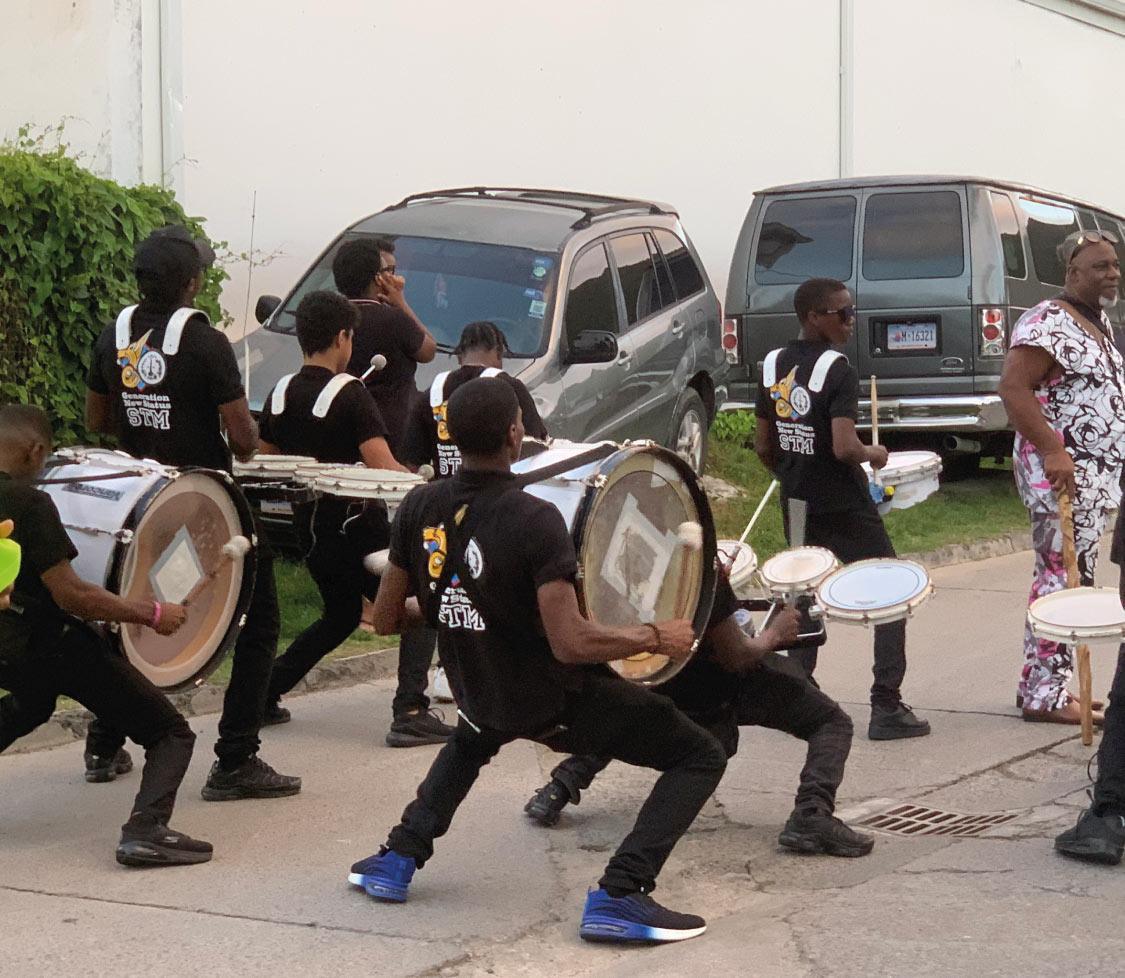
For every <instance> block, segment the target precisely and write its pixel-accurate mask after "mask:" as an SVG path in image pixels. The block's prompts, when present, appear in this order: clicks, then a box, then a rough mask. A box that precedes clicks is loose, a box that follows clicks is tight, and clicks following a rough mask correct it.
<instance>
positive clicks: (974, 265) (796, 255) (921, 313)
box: [724, 176, 1125, 471]
mask: <svg viewBox="0 0 1125 978" xmlns="http://www.w3.org/2000/svg"><path fill="white" fill-rule="evenodd" d="M1123 223H1125V218H1122V217H1121V216H1120V215H1117V214H1113V213H1111V212H1109V211H1107V210H1106V209H1105V208H1099V207H1096V206H1095V205H1092V204H1087V203H1083V202H1081V201H1078V200H1075V199H1073V198H1070V197H1065V196H1063V195H1060V194H1054V193H1050V192H1047V191H1044V190H1037V189H1035V188H1033V187H1027V186H1023V185H1021V184H1015V183H1007V182H1003V181H995V180H986V179H981V178H978V177H948V176H898V177H856V178H850V179H842V180H825V181H820V182H816V183H800V184H790V185H787V186H780V187H770V188H769V189H767V190H760V191H758V192H757V193H756V194H755V195H754V202H753V204H752V205H751V207H750V212H749V213H748V214H747V216H746V221H745V223H744V224H743V226H742V232H741V234H740V235H739V239H738V244H737V246H736V248H735V252H734V258H733V260H732V262H731V269H730V279H729V282H728V285H727V299H726V313H725V314H726V317H727V318H726V321H725V323H724V335H725V343H726V345H727V346H728V348H729V347H734V346H735V343H734V340H733V337H737V347H736V349H735V351H734V352H735V354H736V356H737V361H738V366H736V367H734V368H733V372H732V373H731V375H730V378H731V381H732V383H731V398H732V399H734V400H747V401H750V402H752V401H753V399H754V397H755V396H756V393H757V380H758V378H759V376H760V371H761V362H762V359H763V357H764V356H765V354H766V353H767V352H769V351H770V350H772V349H774V348H776V347H778V346H781V345H782V344H784V343H786V342H787V341H788V340H790V339H792V338H793V337H794V336H796V334H797V317H796V316H795V315H794V313H793V293H794V291H795V290H796V288H797V286H798V285H799V284H800V283H801V282H803V281H804V280H805V279H808V278H812V277H814V276H824V277H828V278H836V279H840V280H841V281H843V282H845V283H847V285H848V288H849V289H851V291H852V294H853V295H854V296H855V298H856V306H857V309H858V312H857V313H856V329H855V333H854V334H853V335H852V338H851V341H850V343H849V346H848V349H847V350H845V352H846V353H847V355H848V358H849V359H850V360H851V362H852V363H853V364H854V365H855V366H856V368H857V369H858V371H859V375H860V379H861V382H862V390H863V392H864V393H865V394H866V393H868V392H869V390H870V381H869V378H870V377H871V376H872V375H875V376H876V377H877V378H878V387H879V431H880V435H884V433H885V440H886V441H887V442H888V443H889V444H891V445H892V446H894V445H895V444H898V445H903V446H905V445H911V446H915V447H927V448H931V449H933V450H935V451H941V452H942V454H943V455H945V456H946V458H947V465H949V462H951V461H952V462H953V463H954V465H953V466H952V467H953V468H957V469H960V470H962V471H964V470H965V469H971V468H972V467H974V466H975V465H976V464H977V462H979V459H980V456H981V455H982V454H984V455H1000V454H1003V453H1006V452H1007V451H1008V450H1009V447H1010V444H1011V431H1010V430H1009V427H1008V419H1007V415H1006V413H1005V411H1004V407H1003V405H1002V404H1001V402H1000V397H999V395H998V394H997V393H996V390H997V385H998V383H999V380H1000V371H1001V367H1002V365H1003V361H1004V353H1005V351H1006V350H1007V343H1008V336H1009V332H1010V330H1011V327H1012V325H1013V324H1014V323H1015V321H1016V320H1017V319H1018V318H1019V317H1020V315H1022V313H1023V312H1024V311H1025V310H1026V309H1028V308H1030V307H1031V306H1033V305H1035V304H1036V303H1038V302H1040V301H1042V300H1043V299H1047V298H1050V297H1051V296H1054V295H1057V294H1058V292H1059V291H1060V289H1061V286H1062V284H1063V278H1064V276H1063V267H1062V264H1061V262H1060V261H1059V258H1058V255H1057V253H1056V248H1057V246H1058V244H1059V243H1060V242H1061V241H1062V240H1063V238H1065V237H1066V236H1067V235H1068V234H1070V233H1071V232H1072V231H1076V230H1078V229H1080V228H1081V229H1085V230H1095V229H1100V230H1107V231H1112V232H1113V233H1114V234H1116V235H1117V237H1118V238H1119V239H1123V233H1122V224H1123ZM1117 248H1118V252H1119V254H1120V256H1121V259H1122V264H1123V265H1125V249H1123V247H1122V245H1118V246H1117ZM1108 312H1109V316H1110V319H1111V320H1112V321H1113V324H1114V327H1115V329H1117V330H1118V331H1120V329H1121V328H1122V326H1123V325H1125V323H1123V320H1125V302H1122V301H1119V302H1118V303H1117V304H1116V305H1115V306H1114V307H1113V308H1111V309H1110V310H1108ZM1118 335H1119V336H1120V332H1119V333H1118ZM860 426H861V427H869V426H870V402H869V401H867V400H864V401H861V404H860ZM953 456H960V457H959V458H953Z"/></svg>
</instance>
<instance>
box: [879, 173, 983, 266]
mask: <svg viewBox="0 0 1125 978" xmlns="http://www.w3.org/2000/svg"><path fill="white" fill-rule="evenodd" d="M964 271H965V235H964V229H963V226H962V223H961V197H960V195H959V194H958V193H957V192H956V191H953V190H927V191H920V192H917V193H915V192H910V193H901V194H873V195H872V196H871V197H869V198H868V200H867V204H866V206H865V208H864V216H863V277H864V278H865V279H867V280H868V281H872V282H877V281H885V280H888V279H917V278H956V277H957V276H959V275H961V274H962V273H963V272H964Z"/></svg>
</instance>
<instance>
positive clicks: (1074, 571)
mask: <svg viewBox="0 0 1125 978" xmlns="http://www.w3.org/2000/svg"><path fill="white" fill-rule="evenodd" d="M1059 528H1060V529H1061V530H1062V549H1063V563H1064V564H1066V586H1067V588H1068V589H1069V588H1075V587H1081V585H1082V578H1081V577H1080V576H1079V574H1078V552H1077V549H1076V548H1075V545H1074V507H1073V506H1072V505H1071V502H1070V493H1069V492H1067V491H1066V490H1065V489H1064V490H1063V491H1062V492H1060V493H1059ZM1075 657H1076V658H1077V660H1078V699H1079V705H1080V706H1081V707H1082V746H1083V747H1089V746H1090V745H1091V744H1092V743H1093V742H1094V680H1093V676H1092V675H1091V673H1090V647H1089V646H1088V645H1079V646H1078V648H1077V650H1076V652H1075Z"/></svg>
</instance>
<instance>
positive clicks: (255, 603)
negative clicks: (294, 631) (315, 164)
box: [86, 225, 301, 801]
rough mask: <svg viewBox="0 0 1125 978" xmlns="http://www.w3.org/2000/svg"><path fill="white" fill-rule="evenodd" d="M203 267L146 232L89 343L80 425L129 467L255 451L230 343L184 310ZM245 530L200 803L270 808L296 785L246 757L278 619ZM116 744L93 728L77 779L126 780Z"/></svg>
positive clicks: (186, 238)
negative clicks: (230, 658)
mask: <svg viewBox="0 0 1125 978" xmlns="http://www.w3.org/2000/svg"><path fill="white" fill-rule="evenodd" d="M214 257H215V255H214V252H213V251H212V250H211V248H210V246H209V245H207V244H206V243H205V242H202V241H196V240H195V239H194V238H193V237H192V236H191V233H190V232H189V231H188V230H187V229H186V228H184V227H182V226H179V225H175V226H171V227H166V228H161V229H160V230H157V231H154V232H153V233H152V234H150V235H149V236H148V237H147V238H146V239H145V240H144V241H143V242H141V245H140V247H139V248H138V249H137V256H136V261H135V264H134V270H135V272H136V275H137V285H138V286H139V288H140V292H141V297H142V298H141V302H140V303H139V304H138V305H135V306H129V307H127V308H126V309H124V310H122V311H121V313H120V315H119V316H118V317H117V321H116V322H115V323H114V324H113V325H111V326H108V327H107V328H106V329H105V330H103V331H102V334H101V336H99V337H98V340H97V342H96V343H95V345H94V356H93V361H92V363H91V364H90V373H89V376H88V377H87V380H86V386H87V388H88V389H87V392H86V426H87V427H88V428H89V429H90V430H91V431H94V432H105V433H109V434H113V435H116V436H117V438H118V439H119V440H120V443H121V446H122V447H123V448H124V449H125V450H126V451H127V452H129V454H130V455H134V456H136V457H138V458H151V459H155V460H156V461H158V462H162V463H164V464H165V465H173V466H178V467H187V466H203V467H206V468H212V469H222V470H224V471H228V472H229V471H230V468H231V449H230V448H228V447H227V444H226V442H225V441H224V440H223V435H222V428H223V427H225V428H226V431H227V437H228V438H229V440H230V446H231V448H233V449H234V451H235V453H236V454H237V455H238V457H239V458H248V457H249V456H251V455H252V454H253V453H254V451H255V450H256V448H257V446H258V428H257V425H256V424H255V423H254V419H253V417H252V416H251V414H250V406H249V404H248V402H247V400H246V395H245V392H244V391H243V389H242V381H241V378H240V377H239V373H238V365H237V363H236V362H235V358H234V351H233V350H231V347H230V343H229V342H228V340H227V339H226V337H225V336H223V335H222V334H221V333H220V332H218V330H215V329H213V328H212V327H211V324H210V322H209V321H208V319H207V316H206V315H205V314H204V313H202V312H200V311H199V310H198V309H194V308H193V307H192V303H193V302H194V300H195V297H196V295H198V294H199V290H200V288H201V287H202V285H203V272H204V268H205V267H206V266H207V265H208V264H210V263H211V262H212V261H213V260H214ZM220 422H221V426H220ZM256 532H257V543H258V554H257V560H258V572H257V576H256V578H255V584H254V594H253V597H252V598H251V602H250V608H249V610H248V612H247V616H246V624H245V625H244V627H243V629H242V632H241V634H240V635H239V637H238V643H237V644H236V645H235V649H234V668H233V669H232V671H231V677H230V684H229V685H228V687H227V692H226V696H225V698H224V700H223V714H222V717H221V718H220V720H219V739H218V741H217V742H216V744H215V753H216V755H218V761H216V762H215V764H214V765H213V766H212V768H211V773H210V775H209V776H208V778H207V783H206V784H205V785H204V787H203V797H204V799H206V800H207V801H229V800H234V799H238V798H277V797H282V796H285V795H294V794H296V793H297V792H298V791H300V790H301V779H300V778H294V777H287V776H285V775H281V774H278V773H277V772H276V771H274V770H273V768H271V767H270V766H269V765H268V764H266V763H265V762H264V761H262V760H261V759H260V758H259V757H258V748H259V746H260V741H259V740H258V730H259V728H260V727H261V724H262V717H263V713H264V711H265V705H266V691H267V689H268V687H269V680H270V669H271V667H272V664H273V657H274V653H275V651H276V649H277V638H278V633H279V631H280V615H279V612H278V606H277V592H276V589H275V586H274V579H273V554H272V553H271V552H270V549H269V544H268V542H267V541H266V539H265V537H264V535H263V533H262V528H261V526H257V527H256ZM124 739H125V738H124V736H123V735H122V734H121V732H120V731H119V730H115V729H111V728H109V727H107V726H106V725H105V724H103V723H101V722H100V721H98V720H95V721H94V722H93V723H92V724H91V726H90V733H89V736H88V737H87V741H86V779H87V780H88V781H112V780H113V779H114V778H115V777H116V776H117V774H119V773H124V771H126V770H128V768H129V766H130V762H129V758H128V754H126V753H125V752H124V751H123V750H122V749H121V746H122V744H123V743H124Z"/></svg>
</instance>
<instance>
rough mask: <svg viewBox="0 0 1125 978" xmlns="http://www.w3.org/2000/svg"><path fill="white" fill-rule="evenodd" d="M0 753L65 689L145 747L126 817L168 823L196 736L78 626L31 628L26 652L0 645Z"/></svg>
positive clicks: (45, 716)
mask: <svg viewBox="0 0 1125 978" xmlns="http://www.w3.org/2000/svg"><path fill="white" fill-rule="evenodd" d="M0 686H3V687H4V688H5V689H8V690H10V691H11V692H10V693H9V694H8V695H7V696H5V697H3V698H2V699H0V751H2V750H5V749H7V748H8V747H9V746H10V745H11V744H12V742H13V741H14V740H16V739H17V738H19V737H22V736H24V735H26V734H29V733H31V731H32V730H34V729H35V728H36V727H38V726H39V725H40V724H42V723H45V722H46V721H47V720H49V719H50V717H51V713H52V712H53V711H54V708H55V701H56V700H57V699H58V697H59V696H62V695H65V696H69V697H71V698H72V699H75V700H77V701H78V702H79V703H81V704H82V705H83V706H84V707H86V709H88V710H91V711H92V712H94V713H96V714H98V715H99V716H102V717H105V718H106V720H107V721H109V722H110V723H113V724H115V725H117V726H119V727H120V729H121V730H124V731H125V733H126V734H127V735H128V736H129V737H131V738H132V739H133V740H134V741H136V743H138V744H140V745H141V746H142V747H143V748H144V749H145V766H144V772H143V773H142V775H141V786H140V790H139V791H138V792H137V797H136V800H135V801H134V802H133V811H132V815H131V816H130V818H131V819H137V820H141V819H144V820H151V821H156V822H163V823H167V822H168V820H169V818H170V817H171V815H172V808H173V806H174V805H175V803H176V792H177V791H178V790H179V787H180V782H181V781H183V778H184V773H185V772H186V771H187V767H188V762H189V761H190V760H191V751H192V745H193V744H194V743H195V734H193V733H192V732H191V728H190V727H189V726H188V725H187V721H186V720H185V719H184V718H183V717H182V716H180V714H179V713H178V712H177V711H176V709H175V708H174V707H173V706H172V704H171V703H169V702H168V700H167V698H166V697H165V696H164V694H163V693H162V692H161V691H160V690H159V689H157V688H156V687H155V686H153V685H152V683H150V682H149V681H148V680H147V679H145V677H144V676H142V675H141V674H140V673H139V672H138V671H137V670H136V669H134V668H133V667H132V666H131V665H129V663H128V662H127V661H126V660H125V659H123V658H122V657H120V656H118V655H117V654H116V653H115V652H114V651H113V650H112V649H111V648H110V647H109V645H108V643H107V642H106V641H105V639H104V638H102V636H100V635H99V634H98V633H97V632H95V631H94V630H93V629H91V628H88V627H86V626H84V625H77V624H76V625H65V626H60V625H51V626H45V627H43V628H40V629H37V631H36V635H35V637H34V638H33V640H32V642H31V644H30V646H29V647H28V648H27V649H26V650H25V651H20V652H15V653H12V652H11V651H10V650H5V649H3V648H0Z"/></svg>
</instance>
